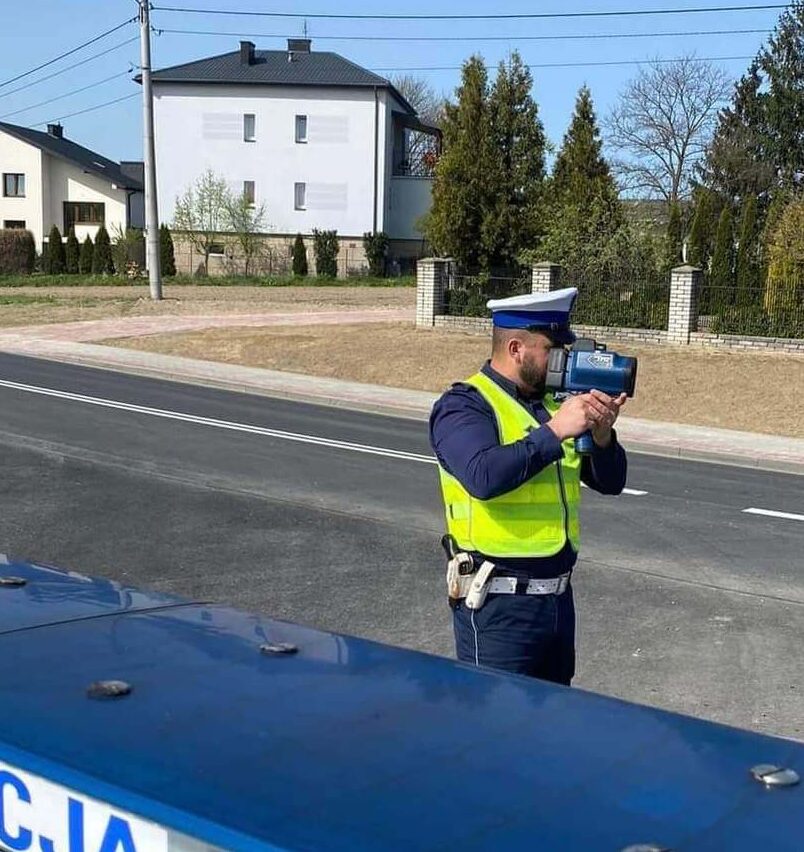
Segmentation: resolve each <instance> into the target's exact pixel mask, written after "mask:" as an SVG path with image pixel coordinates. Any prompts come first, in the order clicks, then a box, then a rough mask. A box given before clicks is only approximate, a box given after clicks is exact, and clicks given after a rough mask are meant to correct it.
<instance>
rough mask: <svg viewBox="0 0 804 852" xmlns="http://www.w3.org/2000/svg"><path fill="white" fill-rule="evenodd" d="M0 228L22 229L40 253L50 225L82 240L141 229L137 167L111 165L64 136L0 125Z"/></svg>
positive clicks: (56, 128)
mask: <svg viewBox="0 0 804 852" xmlns="http://www.w3.org/2000/svg"><path fill="white" fill-rule="evenodd" d="M0 172H2V181H3V184H2V194H0V227H3V228H27V229H28V230H29V231H31V233H32V234H33V235H34V239H35V240H36V245H37V247H38V248H39V250H41V248H42V244H43V240H44V239H45V238H46V237H47V235H48V233H49V231H50V229H51V228H52V227H53V225H57V226H58V228H59V230H60V231H61V232H62V234H63V235H65V236H66V234H67V233H68V232H69V230H70V228H71V227H74V228H75V235H76V237H78V239H79V240H83V239H84V238H85V237H86V236H87V235H89V236H90V237H92V238H93V239H94V238H95V234H96V233H97V231H98V228H99V227H100V226H101V225H102V224H103V225H105V226H106V229H107V230H108V231H109V232H110V234H112V235H113V234H114V232H115V231H117V230H118V229H120V230H125V229H126V228H128V227H137V228H142V227H143V226H144V212H143V180H142V163H140V162H128V163H116V162H114V160H110V159H108V158H107V157H104V156H103V155H102V154H98V153H96V152H95V151H90V149H89V148H84V147H83V145H79V144H78V143H77V142H73V141H72V140H71V139H68V138H67V137H66V136H65V135H64V130H63V128H62V126H61V125H60V124H49V125H48V126H47V132H46V133H45V132H44V131H41V130H32V129H31V128H29V127H19V126H17V125H16V124H6V123H5V122H0Z"/></svg>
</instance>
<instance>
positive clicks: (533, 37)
mask: <svg viewBox="0 0 804 852" xmlns="http://www.w3.org/2000/svg"><path fill="white" fill-rule="evenodd" d="M156 32H157V34H158V35H162V33H167V34H170V35H209V36H231V37H233V38H237V37H242V36H248V37H250V38H281V39H284V38H293V36H288V35H287V33H246V32H241V33H236V32H235V33H226V32H219V31H217V30H172V29H162V28H157V29H156ZM767 32H768V29H767V28H766V29H753V30H686V31H680V32H658V33H573V34H571V35H530V36H528V35H524V36H523V35H510V36H482V35H481V36H381V35H377V36H351V35H317V36H315V40H316V41H471V42H478V41H575V40H583V39H615V38H626V39H628V38H661V37H665V36H683V37H687V36H714V35H759V34H763V35H764V34H766V33H767Z"/></svg>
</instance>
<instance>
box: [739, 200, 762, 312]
mask: <svg viewBox="0 0 804 852" xmlns="http://www.w3.org/2000/svg"><path fill="white" fill-rule="evenodd" d="M759 237H760V232H759V227H758V222H757V200H756V198H754V196H753V195H751V196H749V197H748V198H747V199H746V201H745V204H743V212H742V218H741V220H740V240H739V245H738V246H737V260H736V265H737V274H736V279H737V298H738V301H739V302H741V303H744V302H745V301H747V300H748V299H749V298H750V296H751V295H752V294H754V293H756V290H757V287H759V269H760V265H759V256H760V245H759Z"/></svg>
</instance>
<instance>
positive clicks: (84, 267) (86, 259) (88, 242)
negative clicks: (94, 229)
mask: <svg viewBox="0 0 804 852" xmlns="http://www.w3.org/2000/svg"><path fill="white" fill-rule="evenodd" d="M94 254H95V246H94V245H93V243H92V237H90V236H89V234H87V235H86V238H85V239H84V242H83V243H81V254H80V255H79V258H78V271H79V272H80V273H81V274H82V275H90V274H91V272H92V257H93V255H94Z"/></svg>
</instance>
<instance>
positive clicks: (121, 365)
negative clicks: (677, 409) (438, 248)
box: [0, 339, 804, 475]
mask: <svg viewBox="0 0 804 852" xmlns="http://www.w3.org/2000/svg"><path fill="white" fill-rule="evenodd" d="M0 348H2V350H3V351H5V352H8V353H9V354H16V355H24V356H27V357H33V358H40V359H43V360H48V361H59V362H63V363H69V364H76V365H79V366H85V367H93V368H97V369H104V370H110V371H113V372H122V373H128V374H133V375H139V376H147V377H149V378H155V379H162V380H168V381H173V382H182V383H185V384H195V385H201V386H205V387H211V388H216V389H219V390H229V391H236V392H239V393H249V394H255V395H258V396H268V397H277V398H281V399H288V400H295V401H298V402H305V403H310V404H314V405H326V406H332V407H336V408H346V409H349V410H353V411H364V412H367V413H370V414H379V415H387V416H393V417H405V418H409V419H412V420H419V421H426V420H427V418H428V416H429V413H430V409H431V408H432V405H433V403H434V402H435V400H436V399H437V396H438V395H437V394H431V393H424V392H421V391H411V390H405V389H402V388H389V387H383V386H380V385H369V384H361V383H359V382H349V381H343V380H339V379H327V378H321V377H318V376H308V375H302V374H296V373H285V372H279V371H276V370H265V369H261V368H258V367H241V366H237V365H231V364H221V363H218V362H213V361H200V360H196V359H192V358H183V357H178V356H172V355H160V354H157V353H152V352H139V351H137V350H132V349H117V348H114V347H109V346H98V345H94V344H89V343H75V342H68V341H60V340H41V339H40V340H22V339H18V340H15V341H13V342H11V341H8V340H6V341H3V342H2V344H0ZM618 432H619V434H620V437H621V439H622V441H623V443H624V444H625V446H626V447H627V448H628V450H629V451H631V452H636V453H645V454H648V455H655V456H662V457H665V458H677V459H684V460H688V461H699V462H708V463H713V464H726V465H733V466H737V467H747V468H754V469H757V470H769V471H777V472H783V473H794V474H800V475H804V440H801V439H797V438H784V437H779V436H776V435H762V434H755V433H751V432H738V431H736V430H729V429H710V428H706V427H697V426H687V425H684V424H679V423H662V422H659V421H653V420H643V419H638V418H626V417H623V419H622V420H621V421H620V422H619V424H618Z"/></svg>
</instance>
